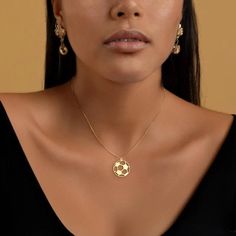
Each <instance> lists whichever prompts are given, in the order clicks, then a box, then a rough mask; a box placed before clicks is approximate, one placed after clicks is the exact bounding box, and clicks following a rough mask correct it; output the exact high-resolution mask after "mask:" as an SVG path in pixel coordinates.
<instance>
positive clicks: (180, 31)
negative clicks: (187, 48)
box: [173, 24, 184, 55]
mask: <svg viewBox="0 0 236 236" xmlns="http://www.w3.org/2000/svg"><path fill="white" fill-rule="evenodd" d="M183 34H184V29H183V27H182V25H181V24H179V28H178V30H177V36H176V41H175V45H174V47H173V53H174V54H175V55H177V54H179V53H180V51H181V47H180V45H179V38H180V37H181V36H182V35H183Z"/></svg>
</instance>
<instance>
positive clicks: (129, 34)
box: [104, 29, 151, 44]
mask: <svg viewBox="0 0 236 236" xmlns="http://www.w3.org/2000/svg"><path fill="white" fill-rule="evenodd" d="M119 39H138V40H141V41H143V42H145V43H150V42H151V40H150V38H149V37H148V36H146V35H145V34H144V33H142V32H140V31H138V30H125V29H123V30H119V31H117V32H115V33H114V34H112V35H111V36H109V37H108V38H106V39H105V40H104V44H109V43H110V42H113V41H115V40H119Z"/></svg>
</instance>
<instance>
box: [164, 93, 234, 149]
mask: <svg viewBox="0 0 236 236" xmlns="http://www.w3.org/2000/svg"><path fill="white" fill-rule="evenodd" d="M167 103H168V104H167V106H168V109H167V110H168V112H167V114H168V117H167V118H168V120H169V124H168V126H171V127H172V129H173V130H174V131H175V132H174V133H176V134H181V135H182V136H183V137H184V140H186V141H187V142H189V141H190V139H191V140H192V141H196V140H198V142H199V143H203V142H204V143H205V146H206V147H208V148H209V149H210V148H213V149H214V147H215V150H216V149H217V148H216V147H220V146H221V144H222V143H223V142H224V140H225V138H226V136H227V135H228V134H229V131H230V130H232V128H233V124H234V127H235V126H236V125H235V118H234V116H233V114H228V113H225V112H220V111H216V110H212V109H209V108H206V107H203V106H197V105H194V104H192V103H190V102H187V101H185V100H183V99H181V98H179V97H177V96H175V95H174V94H172V93H170V94H169V96H168V101H167ZM235 136H236V132H235ZM176 138H178V137H176ZM235 146H236V145H235Z"/></svg>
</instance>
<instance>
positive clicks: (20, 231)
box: [0, 102, 236, 236]
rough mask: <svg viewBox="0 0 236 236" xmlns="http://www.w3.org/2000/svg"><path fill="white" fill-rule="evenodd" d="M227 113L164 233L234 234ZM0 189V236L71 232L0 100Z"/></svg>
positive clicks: (233, 166)
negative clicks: (210, 156) (207, 159)
mask: <svg viewBox="0 0 236 236" xmlns="http://www.w3.org/2000/svg"><path fill="white" fill-rule="evenodd" d="M232 115H233V116H234V120H233V123H232V125H231V127H230V129H229V131H228V134H227V136H226V138H225V140H224V142H223V145H222V146H221V148H220V150H219V151H218V153H217V155H216V157H215V159H214V161H213V162H212V164H211V165H210V168H209V169H208V171H207V172H206V174H205V175H204V176H203V178H202V180H201V181H200V184H199V185H198V187H197V188H196V189H195V191H194V192H193V194H192V196H191V198H190V200H189V201H188V203H187V204H186V205H185V207H184V209H183V210H182V212H181V213H180V215H179V216H178V218H177V219H176V220H175V222H174V223H173V224H172V225H171V227H170V228H169V229H168V230H167V231H166V232H165V233H164V234H163V236H230V235H235V236H236V115H235V114H232ZM0 190H1V195H0V199H1V201H0V215H1V218H0V219H1V220H0V235H3V236H67V235H72V234H71V233H70V232H69V230H68V229H66V228H65V226H64V225H63V224H62V222H61V221H60V219H59V218H58V217H57V215H56V214H55V212H54V210H53V209H52V207H51V205H50V204H49V202H48V200H47V198H46V196H45V194H44V192H43V191H42V189H41V187H40V185H39V182H38V181H37V179H36V176H35V175H34V173H33V171H32V169H31V167H30V165H29V162H28V161H27V158H26V156H25V154H24V151H23V149H22V147H21V145H20V143H19V140H18V139H17V136H16V133H15V131H14V129H13V127H12V125H11V123H10V120H9V118H8V116H7V113H6V111H5V109H4V107H3V105H2V103H1V102H0ZM81 236H83V235H81ZM91 236H95V235H91ZM143 236H145V235H143ZM157 236H158V235H157Z"/></svg>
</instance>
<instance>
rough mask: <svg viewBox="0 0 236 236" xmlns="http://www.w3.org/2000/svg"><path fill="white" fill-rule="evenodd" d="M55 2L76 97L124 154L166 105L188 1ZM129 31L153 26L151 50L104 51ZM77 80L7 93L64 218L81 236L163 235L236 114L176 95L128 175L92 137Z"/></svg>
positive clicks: (32, 159) (24, 141) (33, 161)
mask: <svg viewBox="0 0 236 236" xmlns="http://www.w3.org/2000/svg"><path fill="white" fill-rule="evenodd" d="M52 3H53V7H54V13H55V17H56V18H57V20H58V21H60V22H61V23H62V24H63V25H64V27H65V28H66V30H67V32H68V36H69V40H70V42H71V45H72V47H73V49H74V51H75V53H76V56H77V67H78V70H77V74H76V76H75V78H74V80H73V81H72V86H73V88H74V89H75V92H76V97H77V99H78V100H79V101H80V104H81V107H82V108H83V110H84V111H85V113H86V114H87V116H88V117H89V118H90V120H91V122H92V124H93V125H94V128H95V130H96V133H97V135H98V136H99V137H100V138H101V139H102V140H103V142H104V143H105V144H106V146H107V147H109V149H110V150H112V151H113V152H114V153H116V154H122V153H125V152H126V150H127V149H129V147H130V146H131V145H133V144H134V142H135V141H136V140H137V139H138V138H139V137H140V136H141V135H142V133H143V132H144V130H145V128H146V127H147V125H148V124H149V122H150V121H151V120H152V118H153V116H154V114H155V113H156V111H157V110H158V109H160V106H161V103H162V95H163V90H162V88H161V85H160V80H161V65H162V63H163V62H164V61H165V60H166V58H167V57H168V56H169V54H170V53H171V50H172V47H173V44H174V42H175V37H176V30H177V27H178V24H179V22H180V21H181V17H182V7H183V1H182V0H175V1H173V0H157V1H156V0H155V1H154V0H150V1H147V0H136V1H134V0H133V1H132V0H126V1H117V2H116V3H115V1H114V2H113V3H112V1H105V0H99V1H98V0H96V1H95V0H86V1H80V0H77V1H72V0H54V1H53V0H52ZM119 11H122V12H123V13H124V15H123V16H122V17H121V18H118V16H117V13H118V12H119ZM135 12H136V13H137V12H138V13H139V16H138V17H134V13H135ZM108 13H110V15H109V14H108ZM157 22H158V24H157ZM129 27H130V28H133V27H136V28H138V29H146V34H148V35H149V36H150V37H151V38H152V43H151V44H150V46H149V47H148V48H147V49H145V50H144V51H142V52H140V53H137V54H133V55H121V54H115V53H111V52H110V51H108V50H107V49H105V48H104V47H103V45H102V40H104V38H105V37H106V36H107V35H109V34H111V33H112V32H114V30H117V29H121V28H129ZM91 34H92V35H93V37H92V38H91ZM147 61H148V63H146V62H147ZM70 83H71V82H68V83H67V84H65V85H62V86H57V87H55V88H53V89H48V90H45V91H41V92H34V93H28V94H1V97H0V99H1V101H2V103H3V104H4V107H5V109H6V111H7V113H8V116H9V118H10V120H11V122H12V125H13V127H14V129H15V132H16V134H17V137H18V139H19V141H20V143H21V146H22V148H23V150H24V152H25V154H26V157H27V159H28V161H29V163H30V165H31V167H32V169H33V171H34V173H35V175H36V177H37V179H38V181H39V183H40V185H41V187H42V190H43V191H44V193H45V196H46V197H47V199H48V201H49V203H50V204H51V206H52V207H53V209H54V211H55V213H56V214H57V216H58V217H59V219H60V220H61V221H62V223H63V224H64V225H65V227H66V228H67V229H68V230H69V231H71V232H72V233H73V234H74V235H81V236H91V235H97V236H117V235H123V236H143V235H145V236H157V235H161V234H163V233H164V232H165V231H166V230H167V229H168V228H169V227H170V226H171V225H172V224H173V223H174V221H175V219H176V217H177V216H178V215H179V214H180V212H181V211H182V209H183V207H184V205H185V204H186V202H187V200H188V199H189V198H190V196H191V194H192V193H193V191H194V189H195V188H196V186H197V185H198V183H199V181H200V179H201V178H202V176H203V175H204V173H205V172H206V171H207V169H208V167H209V165H210V163H212V161H213V160H214V158H215V156H216V154H217V152H218V150H219V148H220V147H221V145H222V142H223V140H224V139H225V136H226V134H227V132H228V129H229V127H230V125H231V124H232V119H233V117H232V116H231V115H229V114H224V113H220V112H216V111H210V110H208V109H205V108H200V107H197V106H195V105H193V104H191V103H188V102H186V101H184V100H182V99H180V98H178V97H176V96H175V95H174V94H172V93H170V92H168V91H167V93H166V97H165V101H164V103H163V104H162V105H163V106H162V110H161V113H160V114H159V116H158V118H157V120H156V121H155V122H154V123H153V125H152V126H151V129H150V132H149V133H148V135H147V136H146V137H145V139H144V140H143V141H142V143H140V145H138V146H137V147H136V148H135V149H134V150H133V151H132V152H131V153H130V154H129V155H128V158H127V159H128V161H129V162H130V164H131V167H132V172H131V173H130V175H129V176H128V177H126V178H124V179H119V178H117V177H116V176H114V174H113V173H112V171H111V167H112V165H113V163H114V161H115V160H116V158H115V157H113V156H112V155H110V154H109V153H107V152H106V151H105V149H104V148H103V147H101V146H100V145H99V143H98V142H97V141H96V139H95V138H94V136H93V135H92V133H91V131H90V130H89V128H88V125H87V123H86V122H85V120H84V118H83V116H82V114H81V113H80V111H79V110H78V107H77V104H76V102H75V99H74V97H73V96H72V93H71V90H70V86H69V84H70Z"/></svg>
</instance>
